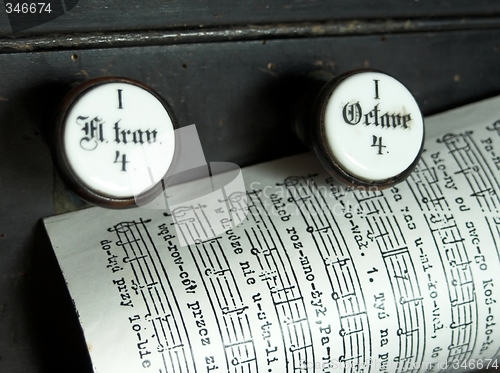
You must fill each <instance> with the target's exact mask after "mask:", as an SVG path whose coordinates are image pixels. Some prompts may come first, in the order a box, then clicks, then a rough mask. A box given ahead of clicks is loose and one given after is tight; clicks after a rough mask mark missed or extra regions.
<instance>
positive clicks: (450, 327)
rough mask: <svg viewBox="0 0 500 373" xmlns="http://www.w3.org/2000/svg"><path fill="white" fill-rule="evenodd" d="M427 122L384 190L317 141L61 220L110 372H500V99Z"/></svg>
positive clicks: (56, 234)
mask: <svg viewBox="0 0 500 373" xmlns="http://www.w3.org/2000/svg"><path fill="white" fill-rule="evenodd" d="M426 130H427V134H428V137H427V141H426V146H425V148H426V150H425V152H424V153H423V156H422V160H421V161H420V163H419V164H418V166H417V168H416V169H415V171H414V172H413V173H412V174H411V176H410V177H409V178H408V179H407V181H406V182H404V183H402V184H399V185H397V186H395V187H393V188H390V189H386V190H383V191H367V190H365V191H356V190H350V189H347V188H345V187H343V186H341V185H339V184H337V183H336V182H335V181H334V180H333V179H332V178H331V177H330V176H329V175H328V174H326V173H325V171H324V170H323V169H322V168H321V166H320V165H319V163H318V162H317V161H316V160H315V158H314V156H313V155H311V154H302V155H298V156H294V157H290V158H285V159H280V160H277V161H273V162H269V163H264V164H260V165H256V166H252V167H248V168H245V169H243V172H242V175H241V174H238V175H237V176H236V177H235V178H233V177H231V178H230V179H231V180H233V179H234V180H236V179H238V178H240V180H244V183H245V186H246V189H247V193H242V192H241V191H238V189H237V188H235V185H234V184H232V181H231V180H229V179H227V178H226V179H223V180H222V181H219V182H217V180H215V181H214V180H212V181H211V182H210V183H211V184H210V185H211V186H212V189H211V190H212V191H213V193H215V194H213V195H212V197H213V198H211V199H210V201H208V202H206V201H205V202H204V200H203V199H202V198H201V197H200V198H201V199H199V198H198V197H196V198H191V199H186V197H183V198H180V199H178V200H177V201H174V199H175V194H176V193H179V194H184V195H185V194H189V193H190V192H192V191H195V190H197V189H199V188H200V186H201V184H200V182H192V183H187V184H185V185H181V186H177V187H173V188H171V193H172V195H173V196H174V197H172V195H170V196H168V197H169V198H173V199H172V200H170V199H169V200H168V201H173V202H172V203H169V204H168V206H167V205H165V206H164V207H162V206H161V203H157V204H156V205H155V204H152V205H150V206H144V207H140V208H136V209H132V210H126V211H113V210H105V209H101V208H90V209H87V210H82V211H78V212H75V213H70V214H65V215H60V216H55V217H51V218H48V219H46V220H45V225H46V228H47V231H48V233H49V236H50V239H51V242H52V245H53V248H54V250H55V253H56V256H57V259H58V261H59V264H60V266H61V270H62V271H63V274H64V277H65V279H66V281H67V284H68V288H69V291H70V294H71V296H72V298H73V300H74V303H75V307H76V309H77V312H78V316H79V319H80V322H81V325H82V328H83V331H84V334H85V338H86V341H87V345H88V350H89V353H90V356H91V358H92V362H93V366H94V369H95V372H99V373H112V372H134V373H137V372H145V373H146V372H162V373H165V372H205V373H215V372H234V373H244V372H268V373H272V372H275V373H280V372H295V373H298V372H325V373H326V372H337V371H344V372H418V371H420V372H431V371H436V372H437V371H444V370H447V369H448V370H455V369H457V368H471V369H474V368H481V367H483V368H486V367H487V366H489V367H490V368H497V367H498V365H497V364H498V362H497V361H495V360H493V359H494V357H495V356H497V355H499V353H500V319H499V317H500V277H499V273H500V252H499V246H500V172H499V170H500V98H494V99H490V100H487V101H484V102H481V103H478V104H475V105H472V106H467V107H464V108H461V109H458V110H455V111H452V112H449V113H444V114H440V115H437V116H435V117H432V118H428V119H427V120H426ZM233 176H234V175H233ZM169 193H170V192H169ZM167 194H168V193H167ZM214 196H216V197H217V198H215V197H214Z"/></svg>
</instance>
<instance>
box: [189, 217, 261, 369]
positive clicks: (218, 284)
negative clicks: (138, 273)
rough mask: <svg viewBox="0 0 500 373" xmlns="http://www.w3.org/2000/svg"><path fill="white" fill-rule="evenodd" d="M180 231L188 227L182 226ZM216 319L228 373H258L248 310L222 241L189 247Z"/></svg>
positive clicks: (214, 240)
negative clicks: (201, 275)
mask: <svg viewBox="0 0 500 373" xmlns="http://www.w3.org/2000/svg"><path fill="white" fill-rule="evenodd" d="M179 229H180V231H183V230H184V229H187V227H184V226H180V227H179ZM188 248H189V252H190V253H191V256H192V258H193V260H194V261H195V262H196V263H198V270H199V272H200V273H202V274H203V277H202V281H203V285H204V288H205V291H206V293H207V294H208V297H209V299H210V303H211V305H212V308H213V313H214V315H215V317H216V321H217V326H218V329H219V334H220V336H221V339H222V342H223V344H224V354H225V356H226V364H227V369H228V372H235V373H236V372H255V371H256V368H257V365H256V364H257V360H256V357H255V346H254V340H253V335H252V329H251V326H250V320H249V318H248V314H247V310H248V306H247V305H246V304H245V303H244V300H243V297H242V294H241V289H240V287H239V285H238V283H237V281H236V279H235V276H234V269H232V268H231V266H230V263H229V260H228V258H227V256H226V253H225V252H224V248H223V246H222V244H221V239H211V240H208V241H204V242H199V243H198V244H196V245H189V246H188Z"/></svg>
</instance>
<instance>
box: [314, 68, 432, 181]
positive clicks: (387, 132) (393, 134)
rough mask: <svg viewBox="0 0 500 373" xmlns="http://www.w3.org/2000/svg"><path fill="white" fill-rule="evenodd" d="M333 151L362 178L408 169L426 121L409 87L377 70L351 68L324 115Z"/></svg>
mask: <svg viewBox="0 0 500 373" xmlns="http://www.w3.org/2000/svg"><path fill="white" fill-rule="evenodd" d="M323 126H324V127H323V133H324V141H325V145H326V148H327V151H328V152H329V153H330V155H331V157H332V158H333V159H334V160H335V162H336V163H337V165H338V166H339V167H340V168H341V169H343V170H344V171H345V173H347V174H349V175H352V176H353V177H354V178H356V179H360V180H364V181H367V182H382V181H384V180H388V179H391V178H394V177H396V176H398V175H400V174H401V173H403V172H405V171H406V170H407V169H408V168H409V167H410V166H412V165H413V164H414V162H415V161H416V159H417V158H418V156H419V154H420V150H421V148H422V143H423V138H424V122H423V118H422V114H421V112H420V109H419V107H418V105H417V102H416V101H415V99H414V97H413V95H412V94H411V93H410V92H409V91H408V89H407V88H406V87H405V86H404V85H403V84H401V83H400V82H399V81H397V80H396V79H394V78H393V77H391V76H389V75H386V74H383V73H380V72H374V71H362V72H358V73H354V74H351V75H349V76H347V77H346V78H344V79H342V80H340V82H339V83H338V84H337V85H336V86H335V87H334V89H333V90H332V92H331V95H330V97H329V98H328V99H327V102H326V105H325V111H324V118H323Z"/></svg>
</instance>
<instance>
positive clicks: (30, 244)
mask: <svg viewBox="0 0 500 373" xmlns="http://www.w3.org/2000/svg"><path fill="white" fill-rule="evenodd" d="M69 4H70V2H69V1H66V6H68V5H69ZM0 10H1V11H0V192H1V193H0V212H1V213H0V371H1V372H57V371H62V370H63V369H64V370H65V371H71V372H91V371H92V368H91V365H90V362H89V361H88V357H87V354H86V346H85V342H84V340H83V337H82V336H81V332H80V329H79V325H78V318H77V315H76V314H75V312H74V309H73V306H72V303H71V298H70V297H69V294H68V292H67V290H66V286H65V283H64V280H63V278H62V275H61V273H60V270H59V268H58V266H57V263H56V260H55V257H54V255H53V253H52V249H51V247H50V244H49V242H48V238H47V236H46V234H45V232H44V229H43V227H42V224H41V219H42V218H43V217H46V216H50V215H53V214H56V213H59V212H63V211H68V210H71V209H76V208H79V207H82V203H81V202H79V201H78V200H77V199H76V198H75V197H74V196H72V195H71V193H69V192H67V191H66V190H65V189H64V186H62V185H61V181H60V179H59V176H58V175H57V173H56V172H55V171H54V168H53V166H52V160H51V156H50V151H49V148H48V145H47V139H46V134H47V133H48V129H49V127H50V125H51V116H52V114H53V112H54V110H55V108H56V106H57V104H58V103H59V100H60V99H61V98H62V97H63V96H64V94H65V93H66V92H68V90H69V89H70V88H71V87H72V86H74V85H75V84H77V83H78V82H83V81H85V80H88V79H90V78H94V77H99V76H106V75H118V76H125V77H129V78H134V79H137V80H140V81H142V82H144V83H146V84H148V85H150V86H151V87H152V88H154V89H155V90H156V91H158V92H159V93H160V94H161V95H162V96H163V97H165V98H166V99H167V100H168V101H169V103H170V104H171V106H172V108H173V110H174V111H175V114H176V116H177V118H178V120H179V124H180V125H181V126H186V125H190V124H196V125H197V128H198V132H199V134H200V138H201V141H202V145H203V147H204V151H205V156H206V158H207V160H208V161H227V162H234V163H237V164H238V165H239V166H246V165H251V164H255V163H258V162H262V161H266V160H271V159H275V158H279V157H283V156H287V155H290V154H296V153H298V152H302V151H304V150H305V148H304V146H303V145H302V144H301V143H300V142H299V141H298V140H297V139H296V137H295V135H294V133H293V128H292V116H293V107H294V106H295V105H296V103H297V102H298V100H299V99H300V96H301V95H302V94H303V92H304V90H305V89H306V87H307V86H308V79H309V78H308V74H309V73H311V72H313V71H317V70H322V71H326V72H329V73H332V74H339V73H341V72H344V71H347V70H350V69H356V68H363V67H370V68H375V69H380V70H383V71H385V72H387V73H389V74H391V75H393V76H395V77H396V78H398V79H399V80H400V81H401V82H403V83H404V84H405V85H406V86H407V87H408V88H409V89H410V91H412V92H413V93H414V95H415V97H416V99H417V101H418V103H419V105H420V107H421V109H422V111H423V113H424V114H425V115H429V114H433V113H437V112H439V111H442V110H446V109H450V108H453V107H457V106H460V105H463V104H466V103H471V102H474V101H477V100H479V99H482V98H487V97H492V96H495V95H498V94H500V3H498V2H496V1H485V0H483V1H476V2H470V1H455V2H453V3H452V2H448V1H434V2H426V1H414V0H412V1H409V0H405V1H395V0H383V1H378V2H375V1H366V0H356V1H318V0H316V1H299V0H294V1H290V0H279V1H273V2H270V1H260V0H259V1H236V2H229V1H224V0H217V1H213V2H210V3H209V2H208V1H205V2H200V1H195V0H183V1H177V0H176V1H171V2H161V1H148V2H145V1H138V0H123V1H101V2H97V1H86V0H81V1H80V2H78V4H77V5H76V6H75V7H74V8H72V9H71V10H69V11H68V12H67V14H64V15H61V16H60V17H59V18H57V19H54V20H53V21H50V22H48V23H45V24H41V25H38V26H35V27H33V28H30V29H26V30H23V31H19V32H17V33H12V29H11V26H10V24H9V19H8V17H7V15H6V14H5V13H4V9H3V4H0ZM349 25H351V26H352V27H349Z"/></svg>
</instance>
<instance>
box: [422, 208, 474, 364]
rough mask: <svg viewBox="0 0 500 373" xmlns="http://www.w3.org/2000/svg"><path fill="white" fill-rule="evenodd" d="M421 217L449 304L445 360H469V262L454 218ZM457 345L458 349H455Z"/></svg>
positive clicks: (471, 297) (471, 307) (471, 285)
mask: <svg viewBox="0 0 500 373" xmlns="http://www.w3.org/2000/svg"><path fill="white" fill-rule="evenodd" d="M442 215H444V214H435V215H433V217H434V219H431V218H430V217H428V216H427V215H424V217H425V220H426V222H427V225H428V228H429V230H430V231H431V232H432V236H433V239H434V243H435V245H436V249H437V251H438V253H439V256H440V258H441V265H442V267H443V271H444V275H445V277H446V282H447V285H448V296H449V300H450V304H451V320H452V321H451V324H450V330H451V344H450V346H454V347H453V348H450V349H449V352H448V357H447V361H448V362H449V363H450V364H451V363H452V362H453V361H456V360H458V361H464V360H466V359H469V358H470V356H471V353H472V350H473V347H474V344H475V341H476V333H477V326H476V323H477V317H478V316H477V302H476V297H475V288H474V278H473V274H472V268H471V265H470V264H471V261H470V259H469V257H468V254H467V250H466V247H465V243H464V240H463V238H462V235H461V233H460V230H459V228H458V227H457V224H456V221H455V219H453V218H452V217H450V216H448V217H447V218H446V219H444V218H443V216H442ZM456 346H459V347H456Z"/></svg>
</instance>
